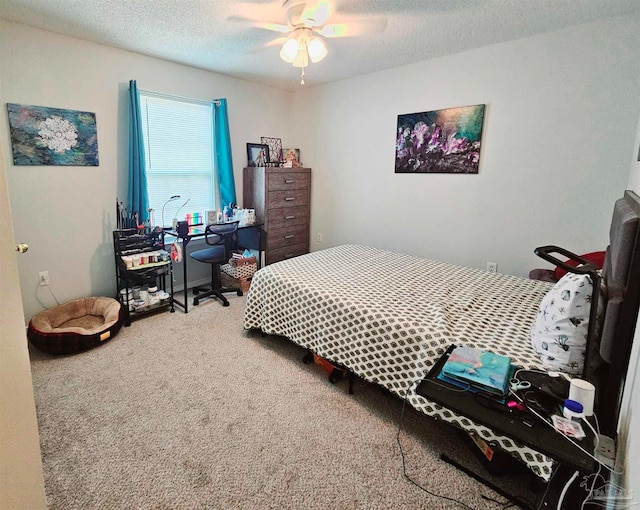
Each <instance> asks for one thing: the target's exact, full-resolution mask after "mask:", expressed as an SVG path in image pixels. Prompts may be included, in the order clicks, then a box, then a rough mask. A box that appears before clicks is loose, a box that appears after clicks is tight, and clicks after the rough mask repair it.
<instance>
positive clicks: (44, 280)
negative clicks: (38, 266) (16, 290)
mask: <svg viewBox="0 0 640 510" xmlns="http://www.w3.org/2000/svg"><path fill="white" fill-rule="evenodd" d="M38 282H39V283H40V287H46V286H47V285H49V271H40V272H39V273H38Z"/></svg>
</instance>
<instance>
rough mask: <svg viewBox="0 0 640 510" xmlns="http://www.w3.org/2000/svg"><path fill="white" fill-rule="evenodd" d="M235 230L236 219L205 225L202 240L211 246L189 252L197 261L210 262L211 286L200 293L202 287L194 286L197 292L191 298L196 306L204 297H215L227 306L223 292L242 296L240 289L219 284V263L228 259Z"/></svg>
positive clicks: (236, 228) (224, 262)
mask: <svg viewBox="0 0 640 510" xmlns="http://www.w3.org/2000/svg"><path fill="white" fill-rule="evenodd" d="M237 230H238V222H237V221H235V222H233V223H224V224H220V225H217V224H212V225H207V228H206V230H205V233H204V240H205V241H206V243H207V244H208V245H209V246H211V248H205V249H203V250H198V251H194V252H193V253H191V254H190V257H191V258H193V259H195V260H197V261H198V262H204V263H205V264H211V288H210V289H208V290H205V291H204V292H202V294H200V292H201V291H202V290H203V289H202V288H199V287H195V288H194V289H193V293H194V294H197V297H194V298H193V305H194V306H197V305H198V303H199V302H200V300H201V299H202V298H206V297H216V298H218V299H219V300H220V301H222V306H229V301H227V298H225V297H224V296H223V293H225V292H236V293H237V294H238V296H242V290H240V289H225V288H222V287H221V286H220V264H226V263H227V261H228V260H229V257H230V256H231V250H232V248H234V247H235V244H236V232H237Z"/></svg>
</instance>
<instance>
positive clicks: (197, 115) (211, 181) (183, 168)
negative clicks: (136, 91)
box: [140, 91, 216, 226]
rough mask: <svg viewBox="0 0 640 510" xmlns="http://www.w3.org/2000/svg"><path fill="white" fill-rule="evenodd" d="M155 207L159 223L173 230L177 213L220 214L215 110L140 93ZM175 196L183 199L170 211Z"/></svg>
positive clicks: (151, 200)
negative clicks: (215, 161) (170, 199)
mask: <svg viewBox="0 0 640 510" xmlns="http://www.w3.org/2000/svg"><path fill="white" fill-rule="evenodd" d="M140 110H141V114H142V119H143V126H142V128H143V139H144V147H145V159H146V172H147V189H148V191H149V207H150V208H151V209H153V210H154V211H155V213H154V214H155V222H156V224H158V225H159V224H160V223H161V222H163V221H164V222H165V225H164V226H169V225H170V224H171V220H172V219H173V217H174V216H175V215H176V211H177V210H178V209H179V208H180V206H181V205H182V204H184V202H185V201H186V200H187V199H189V202H188V204H187V205H185V206H184V208H182V209H181V210H180V212H179V213H178V219H184V216H185V214H186V213H188V212H199V213H200V214H204V212H205V211H206V210H210V209H215V202H216V200H215V196H216V195H215V172H214V157H213V154H214V152H213V151H214V147H213V105H212V104H210V103H205V102H198V101H190V100H188V99H175V98H172V97H167V96H162V95H160V94H154V93H150V92H143V91H140ZM173 195H180V200H174V201H173V202H171V204H168V205H167V207H166V208H165V212H164V218H162V217H161V214H162V206H163V205H164V203H165V202H166V201H167V200H168V199H169V198H170V197H171V196H173Z"/></svg>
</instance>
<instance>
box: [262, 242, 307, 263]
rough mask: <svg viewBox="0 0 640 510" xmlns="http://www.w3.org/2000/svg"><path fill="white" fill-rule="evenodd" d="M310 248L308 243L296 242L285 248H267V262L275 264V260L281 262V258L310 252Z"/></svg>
mask: <svg viewBox="0 0 640 510" xmlns="http://www.w3.org/2000/svg"><path fill="white" fill-rule="evenodd" d="M308 251H309V248H308V246H307V243H301V244H294V245H293V246H285V247H284V248H277V249H275V250H267V256H266V258H267V264H273V263H274V262H280V261H281V260H285V259H290V258H293V257H297V256H298V255H304V254H305V253H308Z"/></svg>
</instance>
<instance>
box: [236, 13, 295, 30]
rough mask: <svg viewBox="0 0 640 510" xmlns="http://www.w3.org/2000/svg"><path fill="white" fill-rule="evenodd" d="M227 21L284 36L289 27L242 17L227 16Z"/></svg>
mask: <svg viewBox="0 0 640 510" xmlns="http://www.w3.org/2000/svg"><path fill="white" fill-rule="evenodd" d="M227 21H231V22H234V23H245V24H248V25H251V26H252V27H256V28H263V29H265V30H271V31H273V32H280V33H282V34H286V33H288V32H289V27H288V26H287V25H283V24H282V23H272V22H269V21H261V20H257V19H251V18H245V17H243V16H229V17H228V18H227Z"/></svg>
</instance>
